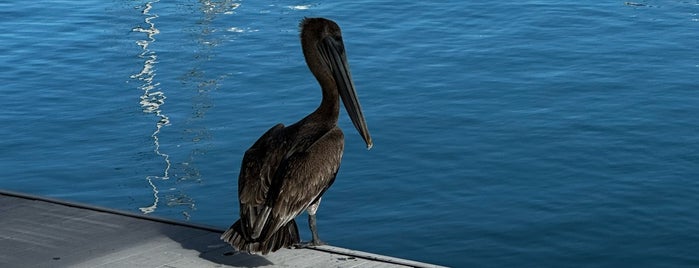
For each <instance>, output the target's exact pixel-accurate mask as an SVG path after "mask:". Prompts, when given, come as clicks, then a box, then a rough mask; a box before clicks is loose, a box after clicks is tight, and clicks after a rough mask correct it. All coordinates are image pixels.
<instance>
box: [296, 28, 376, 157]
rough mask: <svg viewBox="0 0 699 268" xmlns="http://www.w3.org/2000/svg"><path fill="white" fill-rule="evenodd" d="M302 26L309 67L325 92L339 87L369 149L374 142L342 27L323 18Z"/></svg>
mask: <svg viewBox="0 0 699 268" xmlns="http://www.w3.org/2000/svg"><path fill="white" fill-rule="evenodd" d="M300 26H301V46H302V47H303V55H304V57H305V58H306V63H307V64H308V68H310V69H311V72H312V73H313V75H315V77H316V78H317V79H318V82H319V83H320V85H321V87H322V88H323V90H324V91H326V90H334V89H336V90H337V93H339V95H340V98H341V99H342V102H343V103H344V105H345V110H347V113H348V114H349V117H350V119H351V120H352V124H354V127H355V128H356V129H357V131H358V132H359V135H361V136H362V138H363V139H364V142H365V143H366V146H367V149H371V146H372V145H373V143H372V141H371V136H370V135H369V129H368V128H367V126H366V121H365V120H364V114H362V107H361V106H360V105H359V100H358V99H357V92H356V91H355V89H354V82H352V75H351V74H350V67H349V63H347V56H346V55H345V44H344V43H343V42H342V33H341V32H340V27H339V26H337V24H336V23H335V22H333V21H331V20H328V19H324V18H305V19H303V20H302V21H301V25H300ZM324 94H325V93H324Z"/></svg>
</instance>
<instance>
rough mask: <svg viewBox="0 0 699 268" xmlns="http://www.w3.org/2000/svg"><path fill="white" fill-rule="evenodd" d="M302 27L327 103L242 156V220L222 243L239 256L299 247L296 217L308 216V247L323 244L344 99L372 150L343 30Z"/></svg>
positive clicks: (315, 23)
mask: <svg viewBox="0 0 699 268" xmlns="http://www.w3.org/2000/svg"><path fill="white" fill-rule="evenodd" d="M300 27H301V45H302V48H303V53H304V57H305V59H306V63H307V64H308V67H309V69H310V70H311V72H312V73H313V75H314V76H315V77H316V79H317V80H318V83H319V84H320V86H321V89H322V93H323V98H322V101H321V103H320V105H319V106H318V108H317V109H316V110H315V111H313V112H312V113H311V114H309V115H307V116H306V117H304V118H303V119H301V120H300V121H298V122H296V123H294V124H293V125H290V126H288V127H287V126H284V125H283V124H277V125H275V126H274V127H272V128H270V129H269V130H268V131H267V132H265V133H264V134H263V135H262V136H261V137H260V138H259V139H258V140H257V141H256V142H255V143H254V144H253V145H252V146H251V147H250V148H249V149H248V150H247V151H246V152H245V155H244V157H243V161H242V164H241V168H240V175H239V177H238V199H239V202H240V219H239V220H238V221H236V222H235V223H234V224H233V225H232V226H231V227H230V228H229V229H228V230H227V231H226V232H224V233H223V235H222V236H221V239H223V240H224V241H226V242H228V243H230V244H231V245H232V246H233V247H234V248H236V249H237V250H240V251H246V252H250V253H262V254H267V253H269V252H273V251H276V250H278V249H279V248H281V247H290V246H293V245H295V244H298V243H299V242H300V237H299V233H298V227H297V225H296V222H295V220H294V218H295V217H296V216H298V215H299V214H301V213H303V211H304V210H306V211H307V212H308V214H309V225H310V229H311V232H312V235H313V238H312V241H311V244H312V245H317V244H321V243H322V242H321V241H320V239H319V238H318V234H317V230H316V224H315V215H316V210H317V208H318V205H319V204H320V200H321V197H322V195H323V193H325V191H326V190H327V189H328V188H329V187H330V185H332V183H333V182H334V181H335V176H336V175H337V171H338V169H339V167H340V161H341V159H342V152H343V149H344V134H343V133H342V130H340V128H339V127H338V126H337V120H338V115H339V107H340V104H339V99H342V101H343V103H344V105H345V109H346V110H347V112H348V114H349V116H350V119H351V120H352V123H353V124H354V126H355V128H356V129H357V131H358V132H359V134H360V135H361V136H362V138H363V139H364V141H365V142H366V145H367V147H368V148H371V146H372V141H371V136H370V135H369V131H368V129H367V126H366V122H365V120H364V115H363V114H362V110H361V107H360V105H359V101H358V99H357V96H356V92H355V90H354V84H353V82H352V77H351V74H350V71H349V64H348V63H347V58H346V55H345V49H344V44H343V42H342V35H341V32H340V28H339V27H338V26H337V24H335V22H333V21H331V20H327V19H323V18H305V19H304V20H302V21H301V24H300Z"/></svg>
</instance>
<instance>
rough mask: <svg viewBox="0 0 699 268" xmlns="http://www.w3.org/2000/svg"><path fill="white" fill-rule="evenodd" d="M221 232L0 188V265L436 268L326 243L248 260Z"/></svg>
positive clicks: (249, 257) (256, 256) (284, 250)
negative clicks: (221, 238)
mask: <svg viewBox="0 0 699 268" xmlns="http://www.w3.org/2000/svg"><path fill="white" fill-rule="evenodd" d="M222 232H223V230H220V229H217V228H213V227H207V226H200V225H194V224H190V223H186V222H179V221H173V220H168V219H161V218H155V217H148V216H144V215H141V214H135V213H130V212H124V211H117V210H112V209H107V208H100V207H95V206H90V205H84V204H76V203H72V202H67V201H62V200H56V199H51V198H46V197H39V196H32V195H27V194H22V193H15V192H9V191H3V190H0V267H129V268H133V267H260V266H265V267H439V266H436V265H432V264H427V263H421V262H415V261H410V260H405V259H398V258H393V257H387V256H382V255H376V254H371V253H366V252H361V251H355V250H349V249H344V248H338V247H332V246H320V247H314V248H302V249H282V250H279V251H277V252H274V253H271V254H269V255H249V254H246V253H239V252H234V251H233V249H232V248H231V247H230V246H229V245H228V244H226V243H224V242H222V241H221V240H219V236H220V234H221V233H222Z"/></svg>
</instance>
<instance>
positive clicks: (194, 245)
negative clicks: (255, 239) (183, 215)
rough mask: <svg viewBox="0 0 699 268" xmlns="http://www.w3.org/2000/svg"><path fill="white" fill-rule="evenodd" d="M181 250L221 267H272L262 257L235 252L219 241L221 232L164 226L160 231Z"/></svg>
mask: <svg viewBox="0 0 699 268" xmlns="http://www.w3.org/2000/svg"><path fill="white" fill-rule="evenodd" d="M161 232H162V234H164V235H166V236H167V237H169V238H170V239H172V240H173V241H175V242H178V243H179V244H180V245H182V248H185V249H189V250H194V251H196V252H199V257H200V258H202V259H204V260H207V261H210V262H213V263H216V264H221V265H228V266H232V267H263V266H269V265H274V263H273V262H271V261H270V260H268V259H267V258H265V257H264V256H262V255H251V254H247V253H241V252H236V251H235V250H234V249H233V248H232V247H231V246H230V245H229V244H227V243H225V242H223V241H221V239H219V236H220V235H221V232H219V231H217V230H208V229H198V228H191V227H185V226H177V225H164V226H163V228H162V229H161Z"/></svg>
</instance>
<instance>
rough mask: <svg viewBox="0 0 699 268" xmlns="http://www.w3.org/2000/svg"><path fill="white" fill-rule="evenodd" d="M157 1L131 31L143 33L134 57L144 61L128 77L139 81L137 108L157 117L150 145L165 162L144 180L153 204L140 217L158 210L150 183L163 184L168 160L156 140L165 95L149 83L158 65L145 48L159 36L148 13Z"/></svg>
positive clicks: (163, 118)
mask: <svg viewBox="0 0 699 268" xmlns="http://www.w3.org/2000/svg"><path fill="white" fill-rule="evenodd" d="M157 2H158V1H157V0H156V1H153V2H148V3H146V5H145V7H144V9H143V11H141V13H142V14H143V15H144V16H146V18H145V19H144V21H145V23H146V25H147V28H143V27H141V26H137V27H135V28H133V29H132V31H134V32H139V33H145V34H146V37H147V39H146V40H138V41H136V44H137V45H138V46H140V47H141V50H142V52H141V53H140V54H139V55H138V56H139V58H142V59H144V60H145V61H144V62H143V69H141V71H140V72H139V73H137V74H134V75H132V76H131V79H136V80H139V81H140V82H141V83H142V84H141V86H139V88H140V89H141V90H142V91H143V94H142V95H141V97H140V102H139V103H140V104H141V108H142V109H143V112H144V113H147V114H155V115H156V116H157V117H158V122H157V123H156V125H155V131H153V134H151V137H152V138H153V144H154V145H155V149H154V152H155V154H157V155H158V156H160V157H162V158H163V160H164V161H165V170H163V174H162V175H160V176H156V175H149V176H146V180H148V184H149V185H150V187H151V188H152V190H153V204H152V205H150V206H147V207H142V208H139V209H140V210H141V211H142V212H143V213H146V214H148V213H152V212H154V211H155V209H156V208H157V207H158V201H159V197H158V193H159V192H158V187H157V186H156V185H155V183H153V180H154V179H161V180H167V179H169V177H170V175H169V172H170V166H171V163H170V156H169V155H168V154H166V153H163V152H161V151H160V139H159V138H158V135H159V134H160V130H161V129H162V128H163V127H164V126H167V125H169V124H170V118H168V116H167V115H166V114H165V113H163V111H162V110H161V109H160V106H161V105H163V104H165V99H166V98H167V97H165V93H164V92H163V91H160V90H157V89H158V87H159V86H160V83H157V82H154V81H153V80H154V79H155V69H154V67H155V64H156V63H157V62H158V55H157V54H156V53H155V51H152V50H150V49H149V48H148V46H149V45H150V44H152V43H153V42H155V36H156V35H157V34H159V33H160V30H158V29H157V28H156V27H155V23H154V20H155V19H156V18H158V15H156V14H154V13H151V12H150V11H151V9H152V8H153V4H154V3H157Z"/></svg>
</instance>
